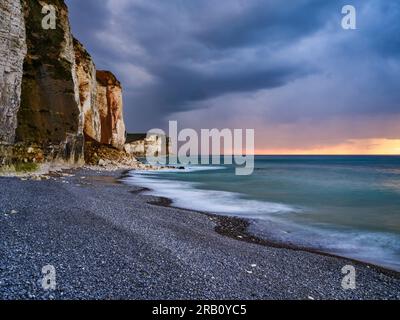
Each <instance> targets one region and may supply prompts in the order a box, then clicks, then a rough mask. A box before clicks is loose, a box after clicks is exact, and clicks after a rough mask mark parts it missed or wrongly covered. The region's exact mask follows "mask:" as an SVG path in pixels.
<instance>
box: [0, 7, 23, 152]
mask: <svg viewBox="0 0 400 320" xmlns="http://www.w3.org/2000/svg"><path fill="white" fill-rule="evenodd" d="M25 55H26V40H25V23H24V15H23V11H22V4H21V2H20V1H15V0H1V1H0V143H7V144H9V143H14V139H15V129H16V128H17V111H18V108H19V105H20V101H21V83H22V70H23V69H22V68H23V62H24V58H25Z"/></svg>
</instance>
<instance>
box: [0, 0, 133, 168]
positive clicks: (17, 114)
mask: <svg viewBox="0 0 400 320" xmlns="http://www.w3.org/2000/svg"><path fill="white" fill-rule="evenodd" d="M43 5H50V6H53V7H54V8H55V10H56V28H55V29H44V28H43V26H42V20H43V18H44V17H45V16H46V15H47V14H44V13H42V9H43V7H42V6H43ZM122 107H123V106H122V88H121V84H120V83H119V81H118V80H117V79H116V78H115V76H114V75H113V74H112V73H110V72H107V71H98V72H97V71H96V68H95V64H94V62H93V60H92V58H91V57H90V55H89V53H88V52H87V51H86V49H85V48H84V46H83V45H82V44H81V43H79V42H78V41H77V40H75V41H74V39H73V36H72V34H71V28H70V24H69V19H68V8H67V6H66V5H65V3H64V1H63V0H46V1H40V0H1V1H0V166H1V165H8V166H10V165H11V166H12V164H13V163H17V162H20V161H22V162H24V163H27V162H31V161H32V162H46V161H54V160H62V161H63V162H64V163H65V162H67V163H70V164H82V163H83V159H84V135H86V136H87V138H88V139H92V140H94V141H98V142H100V143H104V144H107V145H111V146H114V147H117V148H120V149H122V148H123V145H124V143H125V125H124V121H123V114H122ZM35 150H36V151H35Z"/></svg>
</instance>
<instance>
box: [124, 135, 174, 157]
mask: <svg viewBox="0 0 400 320" xmlns="http://www.w3.org/2000/svg"><path fill="white" fill-rule="evenodd" d="M170 146H171V139H170V138H169V137H166V136H160V135H156V134H150V135H147V134H128V135H127V139H126V144H125V146H124V150H125V152H127V153H128V154H130V155H132V156H134V157H146V156H150V157H158V156H161V155H169V154H170V153H171V152H170Z"/></svg>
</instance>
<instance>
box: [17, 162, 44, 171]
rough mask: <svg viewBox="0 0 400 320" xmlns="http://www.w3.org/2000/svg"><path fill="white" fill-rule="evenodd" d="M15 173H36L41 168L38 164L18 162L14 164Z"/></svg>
mask: <svg viewBox="0 0 400 320" xmlns="http://www.w3.org/2000/svg"><path fill="white" fill-rule="evenodd" d="M14 167H15V171H16V172H24V173H25V172H34V171H36V170H37V169H38V168H39V166H38V165H37V163H32V162H27V163H25V162H17V163H15V164H14Z"/></svg>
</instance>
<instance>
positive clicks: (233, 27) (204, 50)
mask: <svg viewBox="0 0 400 320" xmlns="http://www.w3.org/2000/svg"><path fill="white" fill-rule="evenodd" d="M352 2H353V4H354V5H355V6H356V7H357V10H358V26H359V28H358V30H356V31H344V30H343V29H341V27H340V20H341V12H340V11H341V8H342V6H343V5H344V4H347V3H346V2H345V1H341V0H338V1H326V0H297V1H293V2H292V1H291V2H290V3H288V2H283V1H278V0H263V1H261V0H252V1H241V0H229V1H210V0H202V1H196V0H191V1H179V0H169V1H165V0H102V1H98V0H96V1H94V0H84V1H81V0H68V1H67V3H68V4H69V7H70V12H71V20H72V25H73V30H74V32H75V34H76V35H77V36H78V38H79V39H80V40H81V41H82V42H83V43H85V45H86V46H87V47H88V49H89V50H90V51H91V53H92V55H93V56H94V59H95V61H96V63H97V65H98V67H99V68H109V69H111V70H112V71H113V72H115V73H116V74H117V76H118V77H119V78H120V79H121V81H122V83H123V85H124V89H125V117H126V122H127V125H128V128H129V130H131V131H138V130H147V129H149V128H151V127H155V126H163V124H164V123H163V122H162V120H163V119H164V118H165V119H166V118H168V117H170V115H171V114H173V113H176V112H182V111H188V112H190V110H194V109H197V108H207V101H209V100H212V99H217V98H218V97H220V96H223V95H227V94H237V95H238V99H239V100H240V94H241V93H243V96H245V95H246V94H248V93H257V92H259V91H260V90H268V89H274V90H277V89H278V90H280V89H279V88H282V92H284V93H285V97H284V98H282V97H277V98H276V99H275V100H276V101H275V100H274V98H271V99H270V98H268V100H266V101H264V102H263V101H259V104H258V106H257V107H254V106H250V105H243V106H242V108H241V110H242V111H243V116H244V117H245V116H246V113H247V111H246V109H247V108H248V110H250V108H252V109H251V110H252V111H254V108H259V109H260V114H261V115H262V114H264V115H265V116H266V117H267V118H269V119H271V118H273V119H275V121H295V119H296V117H300V116H311V115H312V116H314V117H316V118H318V119H323V118H326V117H330V116H332V115H335V116H336V115H342V116H345V115H346V114H354V113H374V112H383V113H391V112H398V111H399V110H398V109H399V104H398V101H400V97H399V94H398V93H397V91H398V90H396V86H397V85H398V82H399V80H400V79H399V76H398V73H396V70H397V69H396V68H399V51H400V44H399V34H400V32H399V31H400V30H399V25H400V23H399V19H400V10H399V2H398V1H395V0H387V1H378V0H364V1H359V0H357V1H352ZM313 75H320V78H317V79H316V80H315V82H304V83H305V85H315V90H314V91H313V92H311V91H310V90H309V88H307V87H302V86H301V85H297V86H295V89H293V90H296V92H290V87H291V86H292V85H293V83H296V80H297V81H302V79H308V78H309V77H310V76H313ZM346 79H347V80H348V81H349V82H350V83H349V82H347V83H346ZM349 79H351V81H350V80H349ZM325 81H326V83H327V84H326V86H324V84H325ZM305 85H304V86H305ZM350 86H352V87H354V90H350V89H349V87H350ZM288 88H289V89H288ZM307 90H308V91H307ZM303 92H308V93H305V94H303ZM354 92H355V93H354ZM287 97H292V98H291V100H287V99H288V98H287ZM244 101H245V100H244ZM246 101H247V100H246ZM334 101H336V104H334ZM289 102H293V103H291V104H289ZM220 108H226V109H229V106H228V105H224V103H223V102H221V105H220ZM214 120H215V119H214ZM220 121H221V126H224V125H225V126H229V123H225V124H224V121H227V117H225V116H221V119H220Z"/></svg>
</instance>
